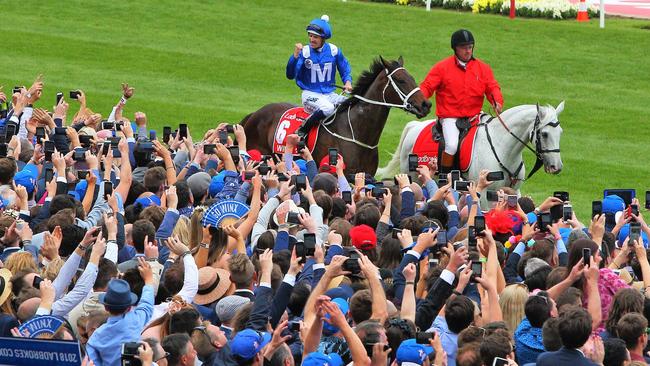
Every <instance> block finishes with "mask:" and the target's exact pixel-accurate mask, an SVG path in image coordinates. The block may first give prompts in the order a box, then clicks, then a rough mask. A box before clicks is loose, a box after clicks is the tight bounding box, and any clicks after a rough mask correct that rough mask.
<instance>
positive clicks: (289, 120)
mask: <svg viewBox="0 0 650 366" xmlns="http://www.w3.org/2000/svg"><path fill="white" fill-rule="evenodd" d="M307 118H309V113H307V112H305V109H304V108H303V107H294V108H291V109H288V110H287V111H286V112H284V113H283V114H282V117H280V121H279V122H278V124H277V125H276V127H275V133H274V134H273V153H274V154H284V149H285V145H286V143H287V136H289V135H291V134H294V133H296V131H297V130H298V128H300V125H302V122H303V121H304V120H306V119H307ZM319 129H320V124H319V125H318V126H317V127H315V128H312V129H311V131H309V135H308V136H307V148H308V149H309V151H314V146H316V138H317V137H318V130H319ZM292 153H293V154H294V155H295V154H298V151H297V148H296V149H294V151H293V152H292Z"/></svg>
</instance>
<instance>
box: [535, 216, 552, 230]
mask: <svg viewBox="0 0 650 366" xmlns="http://www.w3.org/2000/svg"><path fill="white" fill-rule="evenodd" d="M550 225H553V220H552V219H551V214H550V213H548V212H544V213H540V214H539V215H537V227H538V228H539V231H540V232H547V231H548V228H547V226H550Z"/></svg>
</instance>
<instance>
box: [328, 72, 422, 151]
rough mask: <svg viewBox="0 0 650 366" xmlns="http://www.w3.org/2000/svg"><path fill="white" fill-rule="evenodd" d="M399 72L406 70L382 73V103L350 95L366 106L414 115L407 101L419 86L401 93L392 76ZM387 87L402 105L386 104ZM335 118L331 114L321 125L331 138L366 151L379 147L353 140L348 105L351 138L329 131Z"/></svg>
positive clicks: (334, 115) (418, 89)
mask: <svg viewBox="0 0 650 366" xmlns="http://www.w3.org/2000/svg"><path fill="white" fill-rule="evenodd" d="M399 70H405V71H406V69H405V68H403V67H401V66H400V67H398V68H396V69H395V70H393V71H391V72H389V71H388V69H386V68H384V71H385V72H386V77H387V78H388V82H386V85H384V89H383V90H382V92H381V98H382V101H378V100H372V99H368V98H366V97H363V96H361V95H357V94H352V97H354V98H357V99H359V100H361V101H363V102H366V103H368V104H374V105H381V106H385V107H395V108H400V109H403V110H405V111H407V112H411V113H413V114H415V113H414V112H413V106H412V105H411V103H409V102H408V101H409V99H410V98H411V97H412V96H413V94H415V93H417V92H418V91H420V87H419V86H416V87H415V88H413V90H411V91H410V92H408V93H404V92H403V91H402V90H401V89H400V88H399V87H398V86H397V83H396V82H395V80H393V74H394V73H396V72H397V71H399ZM389 85H392V86H393V89H394V90H395V93H397V96H398V97H399V98H400V99H401V100H402V104H394V103H388V102H387V101H386V89H388V86H389ZM335 117H336V113H334V114H332V115H331V116H330V118H328V119H327V120H326V121H324V122H323V123H322V126H323V128H324V129H325V131H327V132H328V133H329V134H330V135H332V136H334V137H336V138H339V139H341V140H343V141H347V142H351V143H353V144H356V145H359V146H361V147H363V148H366V149H369V150H373V149H376V148H377V146H379V144H376V145H368V144H366V143H363V142H361V141H359V140H357V139H356V138H355V136H354V129H353V128H352V122H351V121H350V106H349V105H348V125H349V126H350V131H351V133H352V138H349V137H345V136H342V135H340V134H338V133H336V132H334V131H332V130H330V129H329V128H328V127H327V126H328V124H329V123H330V122H332V121H333V120H334V118H335Z"/></svg>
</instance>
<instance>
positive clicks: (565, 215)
mask: <svg viewBox="0 0 650 366" xmlns="http://www.w3.org/2000/svg"><path fill="white" fill-rule="evenodd" d="M572 218H573V207H571V205H566V204H565V205H564V206H562V221H564V222H567V221H569V220H571V219H572Z"/></svg>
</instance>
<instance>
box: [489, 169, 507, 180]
mask: <svg viewBox="0 0 650 366" xmlns="http://www.w3.org/2000/svg"><path fill="white" fill-rule="evenodd" d="M486 179H487V180H488V182H496V181H498V180H504V179H505V176H504V175H503V172H502V171H500V170H499V171H495V172H489V173H488V175H487V178H486Z"/></svg>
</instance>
